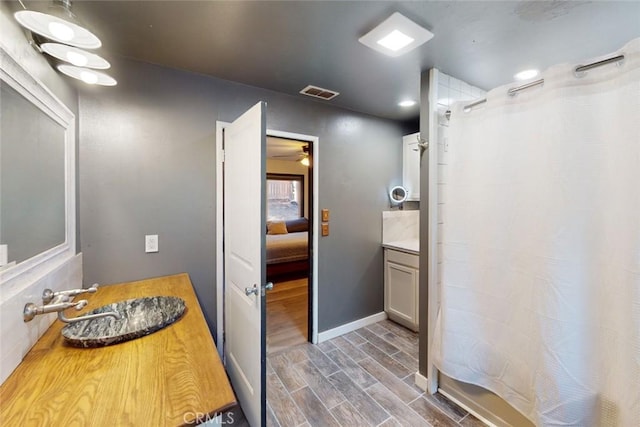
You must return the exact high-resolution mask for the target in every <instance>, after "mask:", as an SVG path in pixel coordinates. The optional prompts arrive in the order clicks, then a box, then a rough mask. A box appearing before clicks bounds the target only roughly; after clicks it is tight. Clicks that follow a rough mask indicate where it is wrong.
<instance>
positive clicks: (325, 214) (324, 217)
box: [322, 209, 329, 222]
mask: <svg viewBox="0 0 640 427" xmlns="http://www.w3.org/2000/svg"><path fill="white" fill-rule="evenodd" d="M322 222H329V209H322Z"/></svg>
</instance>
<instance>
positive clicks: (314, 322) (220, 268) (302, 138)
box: [214, 121, 320, 357]
mask: <svg viewBox="0 0 640 427" xmlns="http://www.w3.org/2000/svg"><path fill="white" fill-rule="evenodd" d="M228 125H229V123H227V122H223V121H217V122H216V182H217V185H216V230H217V231H216V248H215V249H216V262H215V264H216V283H215V285H214V286H215V292H216V309H217V310H216V311H217V313H216V331H215V342H216V346H217V348H218V353H219V354H220V356H221V357H224V351H223V349H224V345H223V343H224V341H225V333H224V332H225V324H224V313H225V307H224V295H225V289H224V245H223V238H222V234H223V230H224V221H223V218H224V215H223V210H224V202H223V196H224V193H225V192H224V184H223V182H224V180H223V171H224V161H223V159H224V149H223V141H224V129H225V128H226V127H227V126H228ZM267 136H271V137H275V138H283V139H289V140H294V141H299V142H304V143H307V144H308V146H309V153H308V155H309V161H310V167H309V169H308V180H306V181H307V182H308V187H309V191H308V192H307V194H308V196H307V197H306V198H305V199H308V201H307V200H305V202H304V203H305V206H306V209H305V210H307V209H308V214H309V217H308V220H309V225H308V227H309V236H308V242H309V257H308V259H309V261H308V263H309V273H308V276H307V284H308V286H307V298H308V302H307V307H308V315H307V322H308V328H307V339H308V341H310V342H312V343H317V342H318V236H319V235H320V229H319V222H318V221H315V220H314V218H318V215H319V210H318V197H319V189H318V176H319V165H320V162H319V146H320V140H319V138H318V137H317V136H313V135H304V134H299V133H292V132H285V131H279V130H273V129H267ZM265 145H266V144H265ZM265 148H266V147H265ZM265 184H266V177H265ZM239 197H241V196H239ZM265 233H266V230H265ZM264 267H265V270H266V265H265V266H264ZM280 289H281V290H282V289H284V287H283V286H281V287H280ZM271 292H272V291H269V292H267V294H269V293H271Z"/></svg>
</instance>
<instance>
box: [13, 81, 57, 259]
mask: <svg viewBox="0 0 640 427" xmlns="http://www.w3.org/2000/svg"><path fill="white" fill-rule="evenodd" d="M0 97H1V98H0V99H2V102H1V103H0V126H1V127H0V245H5V247H4V250H5V251H6V257H7V261H8V262H9V263H11V262H15V263H20V262H22V261H25V260H27V259H29V258H31V257H33V256H34V255H37V254H39V253H41V252H44V251H46V250H48V249H51V248H53V247H55V246H58V245H60V244H62V243H64V240H65V221H64V213H65V212H64V203H65V194H64V131H65V129H64V128H63V127H62V126H60V125H59V124H58V123H56V122H55V121H54V120H52V119H51V118H50V117H49V116H48V115H46V114H45V113H44V112H43V111H42V110H40V109H39V108H37V107H36V106H35V105H33V104H32V103H31V102H29V101H28V100H27V99H25V98H24V97H23V96H21V95H20V94H19V93H18V92H16V91H15V90H14V89H13V88H12V87H10V86H9V85H7V84H5V83H4V82H2V81H0ZM1 263H2V261H0V264H1Z"/></svg>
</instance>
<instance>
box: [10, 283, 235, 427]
mask: <svg viewBox="0 0 640 427" xmlns="http://www.w3.org/2000/svg"><path fill="white" fill-rule="evenodd" d="M152 295H167V296H178V297H181V298H182V299H184V300H185V302H186V305H187V310H186V312H185V314H184V315H183V317H182V318H181V319H179V320H178V321H176V322H175V323H174V324H172V325H169V326H168V327H166V328H164V329H162V330H160V331H158V332H155V333H153V334H151V335H148V336H145V337H142V338H138V339H136V340H133V341H128V342H124V343H120V344H116V345H113V346H107V347H102V348H92V349H84V348H75V347H71V346H68V345H66V344H65V343H64V340H63V338H62V335H60V330H61V329H62V327H63V326H64V324H63V323H62V322H60V321H59V320H56V321H55V322H54V323H53V325H52V326H51V327H50V328H49V329H48V330H47V332H46V333H45V334H44V335H43V336H42V338H40V340H39V341H38V342H37V343H36V344H35V346H33V348H32V349H31V350H30V351H29V353H27V355H26V356H25V358H24V360H23V361H22V363H21V364H20V365H19V366H18V367H17V368H16V370H15V371H14V372H13V373H12V374H11V376H10V377H9V378H8V379H7V380H6V381H5V382H4V384H2V386H0V425H2V426H45V425H46V426H71V425H73V426H89V425H90V426H101V425H105V426H116V425H117V426H154V427H155V426H179V425H184V424H189V423H190V422H192V421H193V420H194V419H196V417H198V416H200V417H205V414H209V415H212V414H215V413H219V412H220V411H224V410H226V409H229V408H230V407H232V406H233V405H235V404H236V400H235V396H234V394H233V390H232V389H231V385H230V384H229V380H228V379H227V375H226V373H225V371H224V367H223V365H222V362H221V361H220V357H219V356H218V352H217V350H216V347H215V345H214V342H213V339H212V338H211V334H210V333H209V329H208V328H207V324H206V322H205V319H204V315H203V314H202V310H201V309H200V305H199V304H198V300H197V299H196V295H195V293H194V290H193V286H192V285H191V281H190V279H189V276H188V275H187V274H178V275H175V276H167V277H160V278H155V279H148V280H142V281H138V282H130V283H122V284H118V285H111V286H104V287H101V288H99V289H98V292H97V293H95V294H82V295H81V296H79V297H76V301H77V300H79V299H87V300H89V304H88V306H87V308H85V309H84V311H90V310H92V309H95V308H98V307H100V306H102V305H104V304H109V303H112V302H116V301H121V300H125V299H129V298H137V297H143V296H152ZM84 311H83V312H84ZM72 312H73V313H72ZM79 313H82V312H76V311H75V310H69V311H68V312H67V315H68V316H69V317H71V316H76V315H77V314H79Z"/></svg>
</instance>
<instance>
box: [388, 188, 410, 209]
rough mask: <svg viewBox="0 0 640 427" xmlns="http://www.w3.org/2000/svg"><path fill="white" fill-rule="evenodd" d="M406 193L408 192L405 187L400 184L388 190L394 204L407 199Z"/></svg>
mask: <svg viewBox="0 0 640 427" xmlns="http://www.w3.org/2000/svg"><path fill="white" fill-rule="evenodd" d="M408 195H409V193H408V191H407V189H406V188H404V187H403V186H401V185H396V186H395V187H393V188H392V189H391V190H390V191H389V198H390V199H391V203H392V204H394V205H399V204H400V203H404V202H405V201H406V200H407V196H408Z"/></svg>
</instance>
